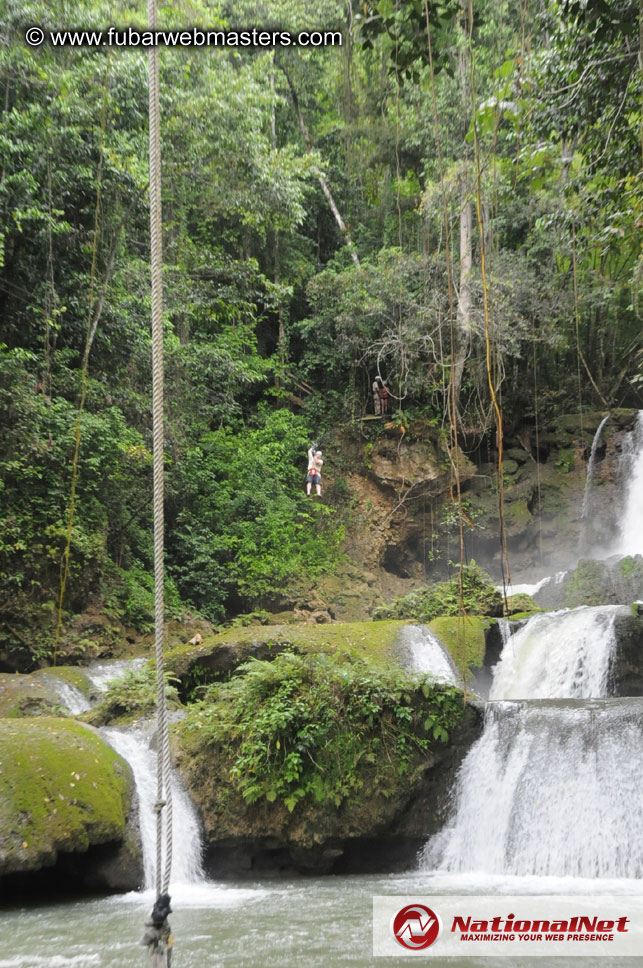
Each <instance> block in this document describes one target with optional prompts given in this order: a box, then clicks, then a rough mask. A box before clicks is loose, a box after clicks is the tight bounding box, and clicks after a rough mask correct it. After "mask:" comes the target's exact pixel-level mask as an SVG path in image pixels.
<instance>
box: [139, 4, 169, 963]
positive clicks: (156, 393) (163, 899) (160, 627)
mask: <svg viewBox="0 0 643 968" xmlns="http://www.w3.org/2000/svg"><path fill="white" fill-rule="evenodd" d="M147 15H148V23H149V29H150V30H153V31H154V30H156V27H157V18H156V0H148V2H147ZM148 80H149V129H150V134H149V156H150V250H151V281H152V416H153V420H152V428H153V429H152V433H153V441H154V445H153V449H154V652H155V657H156V687H157V690H156V691H157V698H156V714H157V735H158V760H157V786H156V791H157V793H156V804H155V807H154V809H155V812H156V904H155V905H154V910H153V911H152V916H151V919H150V921H148V922H146V929H147V930H146V933H145V936H144V938H143V943H144V944H147V945H148V948H149V951H150V958H151V963H152V965H154V966H159V968H160V966H166V965H169V964H170V960H171V951H172V935H171V932H170V926H169V924H168V922H167V915H168V914H169V913H170V911H171V908H170V897H169V895H168V894H167V890H168V887H169V884H170V873H171V870H172V792H171V789H170V737H169V732H168V722H167V706H166V703H165V681H164V675H163V639H164V626H165V614H164V603H163V582H164V563H163V525H164V522H163V442H164V427H163V278H162V265H163V249H162V237H161V228H162V219H161V137H160V126H161V122H160V108H159V60H158V49H157V48H156V47H151V48H150V50H149V60H148ZM163 810H165V819H166V852H165V868H164V870H162V853H163Z"/></svg>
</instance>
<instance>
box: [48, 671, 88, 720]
mask: <svg viewBox="0 0 643 968" xmlns="http://www.w3.org/2000/svg"><path fill="white" fill-rule="evenodd" d="M56 692H57V693H58V695H59V696H60V702H61V704H62V705H63V706H64V707H65V709H68V710H69V712H70V713H71V714H72V716H79V715H80V713H86V712H87V710H88V709H91V708H92V706H91V703H90V701H89V699H88V698H87V696H85V695H84V694H83V693H82V692H81V691H80V689H78V688H77V687H76V686H72V685H71V683H69V682H63V681H62V679H58V680H57V682H56Z"/></svg>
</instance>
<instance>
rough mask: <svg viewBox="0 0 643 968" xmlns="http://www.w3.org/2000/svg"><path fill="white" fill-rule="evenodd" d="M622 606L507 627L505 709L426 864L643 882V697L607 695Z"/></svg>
mask: <svg viewBox="0 0 643 968" xmlns="http://www.w3.org/2000/svg"><path fill="white" fill-rule="evenodd" d="M621 607H622V606H617V605H613V606H600V607H598V608H587V607H583V608H576V609H573V610H571V611H569V610H563V611H560V612H553V613H550V614H543V615H537V616H534V617H532V618H531V619H530V620H529V621H528V622H527V623H526V624H525V625H524V626H523V627H522V628H521V629H519V631H518V632H516V633H515V634H513V635H509V636H508V637H507V635H506V627H505V628H504V629H503V628H502V627H501V633H503V650H502V654H501V657H500V661H499V663H498V665H497V666H496V667H495V670H494V680H493V685H492V688H491V698H492V700H497V701H492V702H489V703H488V704H487V707H486V713H485V725H484V731H483V734H482V736H481V738H480V739H479V740H478V742H477V743H475V744H474V745H473V746H472V748H471V750H470V751H469V753H468V755H467V757H466V758H465V760H464V762H463V764H462V767H461V768H460V772H459V774H458V779H457V783H456V790H455V797H454V812H453V814H452V817H451V819H450V821H449V822H448V823H447V825H446V826H445V827H444V828H443V830H442V831H441V832H440V833H439V834H437V835H436V836H435V837H433V838H431V840H430V841H429V843H428V844H427V846H426V848H425V850H424V852H423V854H422V856H421V858H420V865H421V867H423V868H425V869H427V868H428V869H438V870H442V871H449V872H453V873H458V872H463V871H477V872H483V873H485V874H510V875H511V874H513V875H537V876H549V875H557V876H570V877H590V878H593V877H641V876H643V846H642V845H643V784H641V782H640V749H641V745H642V744H643V700H641V699H626V700H623V699H618V700H610V699H605V698H600V697H605V696H606V695H607V690H608V682H609V668H610V662H611V659H612V655H613V651H614V648H615V645H616V637H615V633H614V625H615V620H616V615H617V613H618V609H619V608H621ZM539 697H542V699H540V698H539ZM593 697H598V698H593ZM511 700H513V701H511ZM516 700H522V701H516Z"/></svg>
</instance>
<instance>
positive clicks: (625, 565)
mask: <svg viewBox="0 0 643 968" xmlns="http://www.w3.org/2000/svg"><path fill="white" fill-rule="evenodd" d="M638 570H639V568H638V565H637V563H636V561H635V560H634V558H632V556H631V555H626V557H625V558H622V559H621V574H622V576H623V578H633V577H634V576H635V575H636V574H637V573H638Z"/></svg>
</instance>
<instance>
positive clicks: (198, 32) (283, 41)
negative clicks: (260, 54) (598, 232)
mask: <svg viewBox="0 0 643 968" xmlns="http://www.w3.org/2000/svg"><path fill="white" fill-rule="evenodd" d="M25 40H26V41H27V43H28V44H29V46H30V47H41V46H42V44H50V45H51V46H52V47H231V48H237V47H265V48H271V47H341V46H342V33H341V31H340V30H302V31H300V32H299V33H291V32H290V31H288V30H267V29H262V28H259V27H251V28H248V29H247V30H205V29H201V28H200V27H189V28H187V29H186V30H138V29H137V28H135V27H123V28H119V27H108V28H106V29H105V30H43V28H42V27H28V28H27V29H26V30H25Z"/></svg>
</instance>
